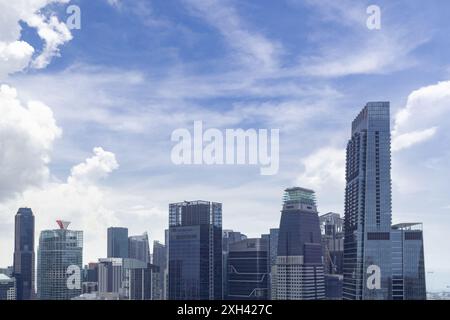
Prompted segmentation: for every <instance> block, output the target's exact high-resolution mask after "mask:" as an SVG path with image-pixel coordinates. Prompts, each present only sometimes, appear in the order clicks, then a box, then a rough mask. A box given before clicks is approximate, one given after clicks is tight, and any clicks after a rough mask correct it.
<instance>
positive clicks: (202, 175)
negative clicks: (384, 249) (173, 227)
mask: <svg viewBox="0 0 450 320" xmlns="http://www.w3.org/2000/svg"><path fill="white" fill-rule="evenodd" d="M19 2H23V3H27V2H30V3H34V6H35V8H36V11H35V12H34V11H33V10H31V9H30V10H28V11H27V12H26V14H24V13H22V15H21V16H20V15H19V14H18V13H17V12H19V10H22V9H20V8H19V7H14V5H12V4H10V3H9V2H8V1H0V7H2V8H3V9H6V10H10V11H9V14H10V15H9V16H10V17H15V16H17V17H18V18H17V19H16V20H17V21H12V20H13V19H9V20H11V21H9V20H8V21H7V20H3V21H0V23H1V24H0V27H1V29H0V30H2V31H4V32H2V34H3V35H1V36H0V83H2V84H6V85H8V88H14V89H15V90H16V92H17V94H16V96H14V97H13V98H11V97H10V96H7V95H6V93H5V94H4V96H5V97H6V98H5V99H9V100H7V101H9V102H8V103H9V104H11V105H12V104H13V103H15V102H16V101H17V102H18V103H19V104H20V107H21V108H22V109H23V110H22V109H21V110H22V111H23V112H22V113H21V115H22V116H24V117H25V116H26V117H29V118H27V121H31V123H33V125H34V124H36V126H37V127H36V128H37V129H33V130H31V129H29V128H30V126H26V125H24V127H23V128H21V130H22V131H17V134H16V135H14V136H13V135H12V134H11V136H12V138H14V139H16V140H12V138H11V137H9V136H8V137H9V140H8V141H9V142H10V143H9V144H8V141H6V140H5V141H6V142H5V143H6V144H5V145H6V146H7V147H8V148H9V149H8V150H9V153H8V157H9V158H7V157H5V158H4V159H2V160H0V161H2V162H1V164H2V166H4V165H5V164H6V165H9V167H8V166H6V168H12V169H10V170H9V171H6V169H3V170H4V172H1V171H0V177H2V179H3V181H7V178H10V179H12V178H13V176H11V175H12V173H14V172H16V171H14V170H17V172H33V173H35V172H39V174H36V175H31V177H32V178H27V179H25V178H23V179H22V178H20V179H17V182H15V183H13V185H11V183H9V184H7V183H5V184H4V185H0V217H1V219H2V221H8V222H5V223H2V226H1V227H0V229H1V236H0V237H1V238H2V240H4V241H1V242H0V243H2V247H1V252H2V253H3V252H5V253H6V254H2V257H0V263H1V264H2V265H7V264H11V262H12V261H11V258H10V257H12V232H13V230H12V225H13V214H14V213H15V211H16V210H17V207H19V206H23V205H29V206H31V207H32V208H33V209H34V211H35V214H36V217H37V229H38V231H39V230H41V229H43V228H53V227H54V226H55V224H54V222H53V221H54V220H55V219H56V218H63V219H68V220H71V221H72V226H73V228H79V229H83V230H84V231H85V262H88V261H92V260H95V259H96V258H97V257H101V256H104V255H105V254H106V228H107V227H108V226H110V225H121V226H128V227H129V228H130V232H131V233H132V234H138V233H143V232H144V231H148V232H149V234H150V238H151V239H159V240H162V239H163V230H164V228H165V226H166V225H167V207H168V203H169V202H178V201H182V200H192V199H199V198H201V199H205V200H212V201H219V202H223V204H224V227H225V228H230V229H235V230H238V231H241V232H243V233H247V234H248V235H249V236H257V235H259V234H261V233H266V232H267V231H268V229H269V228H271V227H277V225H278V223H279V217H280V213H279V212H280V209H281V196H282V192H283V189H284V188H286V187H289V186H293V185H299V186H303V187H309V188H313V189H315V190H316V191H317V195H318V205H319V210H320V211H321V213H326V212H328V211H335V212H340V213H343V199H344V181H343V179H344V175H343V172H344V149H345V145H346V142H347V140H348V138H349V135H350V124H351V121H352V120H353V118H354V117H355V116H356V115H357V113H358V112H359V110H360V109H361V108H362V107H363V106H364V105H365V103H366V102H368V101H376V100H382V101H385V100H387V101H390V102H391V109H392V110H391V113H392V129H393V131H394V132H393V141H394V147H393V149H394V150H393V154H392V161H393V172H392V176H393V222H405V221H422V222H424V233H425V245H426V267H427V271H429V272H430V273H429V274H428V277H429V279H428V285H429V289H445V288H446V286H447V284H450V254H449V250H448V247H447V246H446V243H447V240H448V236H447V232H446V231H447V229H448V228H449V227H450V218H449V213H450V198H449V196H448V191H447V188H448V177H449V175H450V169H449V167H448V163H449V160H450V152H449V148H448V146H449V142H450V140H449V138H450V136H449V133H448V132H449V130H448V127H449V125H450V121H449V120H448V119H450V118H449V117H448V115H449V114H450V82H449V80H450V46H449V39H448V34H450V23H449V22H448V12H450V3H449V2H448V1H445V0H434V1H427V2H425V1H415V0H414V1H411V0H405V1H395V2H394V1H346V0H345V1H331V0H323V1H320V0H319V1H312V0H279V1H268V0H264V1H254V0H253V1H250V0H246V1H237V0H221V1H217V0H167V1H152V0H133V1H126V0H116V1H113V0H111V1H107V0H90V1H87V0H79V1H70V2H69V3H68V1H66V0H54V1H50V0H48V1H47V0H37V1H33V0H20V1H18V3H19ZM46 4H48V5H46ZM69 4H76V5H78V6H79V7H80V9H81V29H80V30H70V31H69V32H70V36H71V37H68V35H67V34H66V35H65V36H64V32H59V33H58V32H56V31H55V30H57V29H53V31H54V32H55V33H51V34H52V35H53V38H52V37H45V33H44V35H43V32H44V30H46V29H45V28H44V27H43V26H42V25H40V26H38V27H36V25H35V24H33V23H32V21H33V19H32V18H35V17H36V15H37V16H40V17H44V18H45V17H48V16H50V15H55V16H56V17H58V18H59V21H62V22H64V21H65V20H66V19H67V14H66V13H65V11H66V8H67V6H68V5H69ZM371 4H376V5H378V6H380V8H381V19H382V20H381V29H380V30H369V29H368V28H367V27H366V20H367V17H368V15H367V13H366V8H367V7H368V6H369V5H371ZM39 9H41V11H39ZM5 12H8V11H5ZM36 12H37V13H36ZM20 17H22V18H20ZM23 17H25V18H23ZM0 19H4V18H0ZM43 21H44V22H45V21H47V22H48V20H45V19H44V20H43ZM17 28H19V30H20V32H19V33H17V32H14V30H16V29H17ZM59 30H62V29H59ZM16 31H17V30H16ZM39 31H41V34H40V33H39ZM10 34H11V36H10ZM55 39H57V40H59V42H58V41H56V40H55ZM20 41H22V42H26V43H28V45H29V46H31V47H33V49H34V51H33V54H32V55H30V54H28V55H27V54H25V53H24V54H23V56H21V57H22V58H23V60H24V61H22V62H23V64H18V66H17V67H14V68H13V67H12V64H11V63H6V62H5V61H6V60H2V59H1V57H2V54H3V55H4V56H6V54H7V53H8V52H9V51H8V52H7V51H4V52H3V51H2V50H4V49H2V45H8V44H11V43H16V42H20ZM52 44H54V47H56V48H57V49H56V50H53V51H52V50H48V48H49V47H51V45H52ZM46 48H47V49H46ZM23 50H24V52H27V51H26V47H25V46H24V47H23ZM46 50H47V51H48V57H50V58H49V59H48V63H46V64H45V65H40V66H39V67H36V64H33V61H36V59H37V58H38V57H39V56H40V55H42V53H43V52H44V53H45V52H46ZM2 52H3V53H2ZM46 57H47V56H46ZM26 59H28V60H26ZM10 61H11V60H10ZM2 63H4V65H2ZM5 90H6V89H5ZM5 92H6V91H5ZM8 92H9V91H8ZM8 97H9V98H8ZM28 101H39V102H40V103H42V104H44V105H45V106H46V108H48V109H45V110H47V111H48V110H50V111H51V113H49V114H47V116H46V117H39V116H36V114H35V113H33V112H31V111H30V109H29V108H28V109H27V103H28ZM4 105H5V106H6V105H7V104H6V102H5V104H4ZM42 110H44V109H42ZM11 114H12V113H11ZM11 119H16V118H13V117H11ZM195 120H202V121H203V122H204V125H205V126H206V127H212V128H219V129H226V128H267V129H274V128H276V129H280V171H279V173H278V174H277V175H275V176H261V175H259V168H257V167H254V166H222V167H221V166H175V165H173V163H172V162H171V161H170V151H171V148H172V147H173V143H172V142H171V141H170V135H171V132H172V131H173V130H175V129H177V128H192V124H193V122H194V121H195ZM28 123H30V122H25V121H24V124H28ZM10 125H11V123H8V122H7V120H3V122H1V121H0V129H4V128H10V127H9V126H10ZM2 126H3V127H2ZM32 127H33V128H34V126H32ZM5 130H6V129H5ZM17 130H18V129H17ZM1 132H3V133H4V132H11V131H1V130H0V133H1ZM13 132H16V131H13ZM4 137H6V135H4ZM24 137H25V138H24ZM36 137H39V138H40V139H37V140H38V141H37V142H36ZM0 139H2V136H1V135H0ZM2 140H3V139H2ZM11 141H16V142H15V143H12V142H11ZM17 141H19V142H20V143H21V144H19V143H18V142H17ZM19 145H21V146H24V148H29V149H26V150H31V151H29V153H27V151H26V152H25V154H24V153H23V152H24V151H23V150H18V149H17V148H18V147H17V146H19ZM97 147H101V148H102V149H101V150H100V149H96V151H93V149H94V148H97ZM5 154H6V153H5ZM14 155H17V157H18V158H20V161H17V162H16V161H14V160H15V159H16V158H14ZM21 155H22V157H20V156H21ZM36 155H38V158H39V161H31V160H30V161H25V160H24V158H27V159H31V158H33V157H34V156H36ZM6 161H8V162H6ZM12 162H14V163H17V165H15V166H11V163H12ZM0 170H2V169H0Z"/></svg>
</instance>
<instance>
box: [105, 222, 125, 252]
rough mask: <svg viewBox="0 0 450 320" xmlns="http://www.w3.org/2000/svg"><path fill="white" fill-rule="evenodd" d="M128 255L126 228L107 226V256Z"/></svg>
mask: <svg viewBox="0 0 450 320" xmlns="http://www.w3.org/2000/svg"><path fill="white" fill-rule="evenodd" d="M128 257H129V255H128V229H127V228H118V227H110V228H108V258H123V259H124V258H128Z"/></svg>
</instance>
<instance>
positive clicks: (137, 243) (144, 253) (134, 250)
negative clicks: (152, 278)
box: [128, 233, 151, 263]
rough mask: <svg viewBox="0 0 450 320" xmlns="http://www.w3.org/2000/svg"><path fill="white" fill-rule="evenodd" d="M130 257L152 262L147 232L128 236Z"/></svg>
mask: <svg viewBox="0 0 450 320" xmlns="http://www.w3.org/2000/svg"><path fill="white" fill-rule="evenodd" d="M128 257H129V258H130V259H136V260H140V261H143V262H147V263H150V262H151V261H150V246H149V243H148V234H147V233H144V234H143V235H140V236H131V237H129V238H128Z"/></svg>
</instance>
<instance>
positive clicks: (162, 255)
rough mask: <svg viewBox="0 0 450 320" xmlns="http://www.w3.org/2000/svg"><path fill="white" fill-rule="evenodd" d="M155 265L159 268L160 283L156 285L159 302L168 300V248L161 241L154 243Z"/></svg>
mask: <svg viewBox="0 0 450 320" xmlns="http://www.w3.org/2000/svg"><path fill="white" fill-rule="evenodd" d="M153 264H154V265H155V266H157V267H158V268H159V281H158V283H157V285H156V290H157V293H156V297H157V299H158V300H165V299H166V271H167V246H166V245H164V244H162V243H160V242H159V241H154V242H153Z"/></svg>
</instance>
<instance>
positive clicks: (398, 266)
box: [391, 223, 427, 300]
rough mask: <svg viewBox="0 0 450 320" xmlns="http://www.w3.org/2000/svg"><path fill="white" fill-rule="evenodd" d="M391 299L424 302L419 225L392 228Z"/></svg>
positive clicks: (421, 234)
mask: <svg viewBox="0 0 450 320" xmlns="http://www.w3.org/2000/svg"><path fill="white" fill-rule="evenodd" d="M391 236H392V299H393V300H426V298H427V292H426V285H425V261H424V250H423V232H422V224H421V223H400V224H396V225H393V226H392V232H391Z"/></svg>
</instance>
